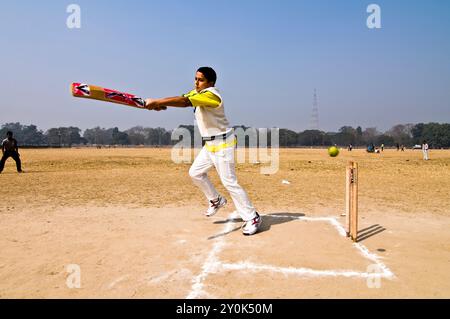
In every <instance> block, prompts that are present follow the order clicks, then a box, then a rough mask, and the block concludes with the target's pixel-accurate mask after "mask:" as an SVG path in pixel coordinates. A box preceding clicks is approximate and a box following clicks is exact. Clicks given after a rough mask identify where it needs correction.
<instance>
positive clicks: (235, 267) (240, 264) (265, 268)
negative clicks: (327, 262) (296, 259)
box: [221, 262, 389, 278]
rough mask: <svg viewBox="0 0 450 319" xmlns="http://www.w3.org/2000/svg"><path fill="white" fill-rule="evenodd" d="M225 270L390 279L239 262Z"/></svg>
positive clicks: (340, 271)
mask: <svg viewBox="0 0 450 319" xmlns="http://www.w3.org/2000/svg"><path fill="white" fill-rule="evenodd" d="M221 267H222V268H223V269H224V270H250V271H271V272H276V273H282V274H283V275H286V276H287V275H298V276H305V277H339V276H341V277H359V278H369V277H370V278H373V277H384V278H389V276H388V275H387V274H386V273H368V272H359V271H353V270H316V269H311V268H294V267H275V266H269V265H261V264H255V263H251V262H238V263H234V264H229V263H224V264H222V265H221Z"/></svg>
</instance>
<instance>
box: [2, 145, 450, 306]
mask: <svg viewBox="0 0 450 319" xmlns="http://www.w3.org/2000/svg"><path fill="white" fill-rule="evenodd" d="M430 156H431V160H430V161H428V162H425V161H423V160H422V159H421V152H420V151H412V150H407V151H406V152H398V151H396V150H385V151H384V152H383V153H382V154H368V153H366V152H365V151H363V150H354V151H352V152H347V151H346V150H342V151H341V154H340V155H339V156H338V157H337V158H330V157H329V156H328V155H327V153H326V150H310V149H288V150H285V149H284V150H281V151H280V169H279V171H278V172H277V173H276V174H274V175H264V174H261V173H260V168H261V167H262V166H264V165H265V164H264V163H263V164H250V163H246V164H238V165H237V174H238V178H239V181H240V183H241V185H242V186H244V188H245V189H246V190H247V192H248V193H249V196H250V198H251V199H252V201H253V202H254V204H255V206H256V207H257V209H258V210H259V211H260V212H261V214H263V215H266V216H265V217H264V218H263V220H264V226H263V229H262V232H260V233H258V234H257V235H255V236H252V237H244V236H242V234H241V233H240V231H239V229H238V228H239V225H240V223H239V221H238V220H235V219H227V218H228V216H229V214H230V213H231V212H232V211H233V210H234V209H233V205H232V201H231V200H230V201H229V205H228V206H227V207H226V208H225V209H223V210H222V211H220V212H219V214H218V215H217V216H215V217H213V218H211V219H207V218H205V217H203V216H202V211H203V210H204V208H205V205H206V202H205V200H204V199H203V197H202V194H201V193H200V192H199V190H198V189H196V188H195V187H194V186H193V184H192V183H191V181H190V178H189V176H188V169H189V166H190V165H189V164H175V163H173V162H172V160H171V150H170V149H112V148H111V149H50V150H25V149H24V150H22V151H21V157H22V161H23V167H24V170H25V172H26V173H25V174H17V173H16V172H15V169H14V168H15V167H14V162H13V161H12V160H9V161H8V162H7V165H6V167H5V170H4V171H3V173H2V174H0V182H1V183H2V185H3V188H2V200H1V203H0V219H1V222H0V251H1V254H0V297H1V298H15V297H19V298H31V297H37V298H59V297H69V298H72V297H73V298H85V297H88V298H89V297H93V298H98V297H114V298H116V297H122V298H129V297H136V298H185V297H201V298H203V297H210V298H215V297H218V298H311V297H313V298H316V297H317V298H330V297H332V298H342V297H344V298H406V297H423V298H449V297H450V272H449V271H448V270H449V269H450V232H449V229H450V227H449V226H450V196H449V190H450V151H443V150H442V151H441V150H439V151H435V150H432V151H431V155H430ZM350 159H354V160H357V161H358V163H359V165H360V173H359V175H360V179H359V189H360V206H359V214H360V229H361V230H363V231H362V232H361V238H362V240H361V241H360V244H361V245H363V246H364V247H366V248H367V249H368V251H369V252H370V253H375V254H376V255H377V256H379V258H380V261H381V263H382V264H384V265H385V266H386V267H388V268H389V269H390V271H392V273H393V274H394V276H393V278H389V279H385V278H384V279H382V281H381V286H380V287H379V288H370V287H369V285H368V281H367V279H366V278H361V277H358V276H356V277H352V276H339V275H333V274H334V271H341V270H343V271H357V272H361V273H364V272H366V270H367V267H368V266H369V265H371V264H372V262H371V261H370V260H368V259H367V258H365V257H364V256H363V255H362V254H361V253H360V252H359V251H358V249H357V247H356V246H355V245H353V244H352V243H351V241H350V240H349V239H347V238H344V237H342V236H340V235H339V233H338V231H337V229H336V228H335V227H333V225H332V224H330V223H328V222H325V221H324V222H320V221H316V222H312V221H304V220H298V218H299V217H303V216H304V217H307V218H310V217H311V218H314V217H333V218H335V219H336V220H337V221H338V222H339V223H341V224H343V223H344V220H345V217H342V216H341V214H342V213H343V212H344V182H345V176H344V175H345V165H346V162H347V161H348V160H350ZM211 176H212V180H213V182H214V184H216V185H218V184H219V181H218V178H217V175H216V173H215V172H211ZM283 180H287V181H289V182H290V184H283V183H282V181H283ZM218 189H219V190H220V192H222V193H223V194H225V195H226V197H227V198H228V199H230V197H229V195H228V194H227V192H226V191H225V190H224V189H223V187H221V186H219V187H218ZM364 229H365V231H364ZM70 264H76V265H78V266H79V267H80V270H81V288H79V289H70V288H68V286H67V279H68V278H71V277H70V276H71V274H70V272H68V271H67V266H68V265H70ZM236 265H240V266H239V267H241V268H239V267H238V268H239V269H235V268H233V267H236ZM258 265H259V266H261V267H260V268H258V267H259V266H258ZM263 266H264V267H266V268H264V267H263ZM270 267H272V268H270ZM289 269H291V270H294V271H293V272H292V273H289V271H290V270H289ZM302 269H303V270H302ZM305 269H306V270H312V271H317V272H319V273H320V272H326V271H331V272H332V273H333V274H332V275H330V274H328V275H321V274H319V273H315V274H313V275H308V274H305V273H301V272H302V271H304V270H305ZM296 271H297V273H295V272H296ZM298 272H300V273H301V274H299V273H298Z"/></svg>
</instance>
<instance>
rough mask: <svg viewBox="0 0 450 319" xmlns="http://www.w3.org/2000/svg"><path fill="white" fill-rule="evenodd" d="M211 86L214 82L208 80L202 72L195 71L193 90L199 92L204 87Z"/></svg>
mask: <svg viewBox="0 0 450 319" xmlns="http://www.w3.org/2000/svg"><path fill="white" fill-rule="evenodd" d="M211 86H214V83H212V82H208V80H207V79H206V78H205V76H204V75H203V73H201V72H197V73H196V74H195V90H196V91H197V92H200V91H202V90H204V89H206V88H209V87H211Z"/></svg>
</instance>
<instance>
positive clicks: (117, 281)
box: [108, 275, 130, 289]
mask: <svg viewBox="0 0 450 319" xmlns="http://www.w3.org/2000/svg"><path fill="white" fill-rule="evenodd" d="M129 276H130V275H124V276H122V277H119V278H117V279H116V280H114V281H113V282H112V283H110V284H109V285H108V289H113V288H114V286H115V285H117V284H118V283H119V282H122V281H124V280H125V279H127V278H128V277H129Z"/></svg>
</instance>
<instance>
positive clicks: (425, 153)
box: [422, 141, 429, 161]
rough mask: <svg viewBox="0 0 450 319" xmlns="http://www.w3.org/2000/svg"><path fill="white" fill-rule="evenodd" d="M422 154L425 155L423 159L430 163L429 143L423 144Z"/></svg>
mask: <svg viewBox="0 0 450 319" xmlns="http://www.w3.org/2000/svg"><path fill="white" fill-rule="evenodd" d="M422 153H423V159H424V160H425V161H428V160H429V158H428V143H427V141H423V143H422Z"/></svg>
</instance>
